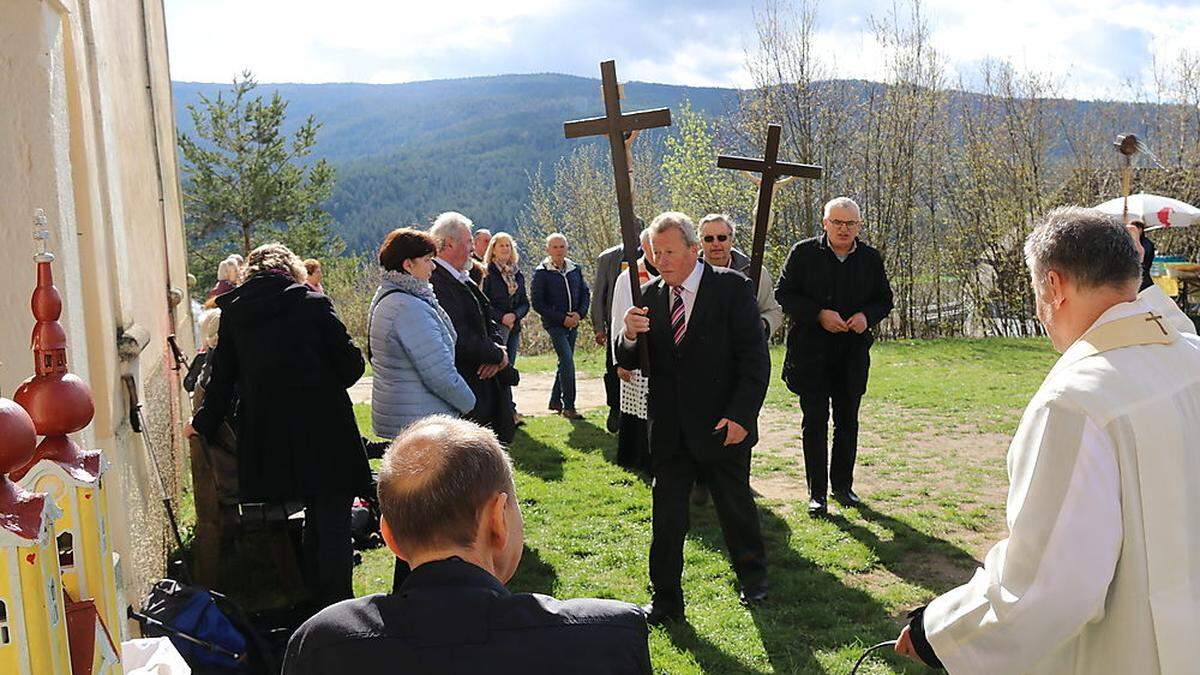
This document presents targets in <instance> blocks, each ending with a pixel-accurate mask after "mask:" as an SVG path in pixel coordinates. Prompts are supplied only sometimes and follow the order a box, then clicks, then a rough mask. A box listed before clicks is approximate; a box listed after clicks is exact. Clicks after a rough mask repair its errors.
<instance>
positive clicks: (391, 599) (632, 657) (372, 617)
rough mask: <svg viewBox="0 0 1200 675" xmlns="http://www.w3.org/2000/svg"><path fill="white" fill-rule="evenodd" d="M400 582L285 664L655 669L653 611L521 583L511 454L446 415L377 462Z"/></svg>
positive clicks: (328, 614)
mask: <svg viewBox="0 0 1200 675" xmlns="http://www.w3.org/2000/svg"><path fill="white" fill-rule="evenodd" d="M379 504H380V509H381V511H382V513H383V518H382V521H381V526H380V529H381V532H382V534H383V540H384V541H385V542H386V543H387V546H388V548H389V549H391V551H392V552H393V553H395V554H396V556H398V557H400V558H402V559H404V560H406V561H407V562H408V563H409V565H411V566H412V568H413V571H412V573H411V574H409V576H408V578H407V579H405V581H404V583H403V585H402V586H401V587H400V589H399V592H397V593H392V594H388V595H371V596H367V597H363V598H357V599H354V600H347V601H345V602H341V603H338V604H336V605H333V606H331V607H328V608H326V609H325V610H323V611H321V612H320V613H318V614H317V615H316V616H314V617H313V618H311V619H309V620H308V621H306V622H305V623H304V624H303V625H302V626H300V628H299V629H297V631H296V633H295V634H294V635H293V636H292V638H291V640H290V641H289V643H288V648H287V654H286V655H285V657H284V663H283V673H284V675H317V674H322V675H324V674H326V673H429V674H433V675H438V674H442V673H446V674H450V673H454V674H462V675H468V674H473V673H498V674H507V673H513V674H514V675H516V674H521V675H524V674H525V673H597V674H599V673H638V674H641V673H650V672H651V665H650V650H649V647H648V645H647V633H648V632H647V630H646V619H645V615H644V614H642V612H641V610H640V609H638V607H637V606H636V605H631V604H629V603H624V602H618V601H615V600H590V599H578V600H563V601H560V600H556V599H554V598H552V597H549V596H545V595H538V594H533V593H512V592H510V591H509V590H508V589H507V588H505V583H506V582H507V581H508V580H509V579H511V578H512V576H513V573H515V572H516V570H517V565H518V563H519V562H520V560H521V552H522V550H523V548H524V527H525V526H524V523H523V522H522V518H521V508H520V506H519V505H518V502H517V493H516V487H515V486H514V485H513V476H512V466H511V462H510V460H509V457H508V455H507V454H506V453H505V452H504V450H503V448H501V447H500V444H499V443H497V442H496V438H495V436H493V435H492V434H491V433H490V432H489V431H488V430H486V429H484V428H482V427H480V426H478V425H476V424H473V423H471V422H467V421H464V420H459V419H454V418H451V417H447V416H444V415H438V416H434V417H427V418H425V419H423V420H421V421H419V422H416V423H415V424H413V425H412V426H410V427H409V428H407V429H405V430H404V431H403V432H401V433H400V435H399V436H397V437H396V440H395V441H394V442H393V443H392V447H391V448H390V449H389V450H388V452H387V454H386V455H385V456H384V458H383V464H382V466H381V468H380V474H379Z"/></svg>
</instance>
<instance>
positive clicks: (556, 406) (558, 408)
mask: <svg viewBox="0 0 1200 675" xmlns="http://www.w3.org/2000/svg"><path fill="white" fill-rule="evenodd" d="M546 407H547V408H549V409H551V410H553V411H554V412H562V404H561V403H551V404H550V405H548V406H546Z"/></svg>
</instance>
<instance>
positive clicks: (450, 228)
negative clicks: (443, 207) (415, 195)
mask: <svg viewBox="0 0 1200 675" xmlns="http://www.w3.org/2000/svg"><path fill="white" fill-rule="evenodd" d="M474 225H475V223H473V222H471V219H470V218H468V217H466V216H464V215H463V214H461V213H459V212H458V211H446V212H445V213H441V214H438V217H437V218H434V219H433V225H432V226H431V227H430V228H429V234H430V236H432V237H433V240H434V242H435V243H436V244H437V248H438V250H439V251H440V250H442V249H444V248H446V242H447V241H449V240H451V239H458V238H460V237H461V236H462V233H465V234H466V238H467V239H470V238H471V228H472V227H473V226H474Z"/></svg>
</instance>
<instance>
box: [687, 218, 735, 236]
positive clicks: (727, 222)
mask: <svg viewBox="0 0 1200 675" xmlns="http://www.w3.org/2000/svg"><path fill="white" fill-rule="evenodd" d="M717 221H720V222H722V223H725V225H727V226H728V227H729V236H730V237H736V236H737V224H736V223H734V222H733V216H730V215H729V214H728V213H710V214H708V215H707V216H704V217H703V218H701V219H700V222H699V223H697V224H696V232H697V233H700V232H701V231H703V230H704V226H705V225H707V224H709V223H715V222H717Z"/></svg>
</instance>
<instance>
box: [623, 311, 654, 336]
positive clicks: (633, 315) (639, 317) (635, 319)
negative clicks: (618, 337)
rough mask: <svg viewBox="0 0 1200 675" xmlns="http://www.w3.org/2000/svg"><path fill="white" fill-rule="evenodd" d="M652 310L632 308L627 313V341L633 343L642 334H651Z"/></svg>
mask: <svg viewBox="0 0 1200 675" xmlns="http://www.w3.org/2000/svg"><path fill="white" fill-rule="evenodd" d="M649 315H650V310H648V309H646V308H645V307H630V308H629V310H628V311H627V312H625V339H626V340H629V341H631V342H632V341H633V340H636V339H637V336H638V335H640V334H642V333H648V332H650V316H649Z"/></svg>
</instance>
